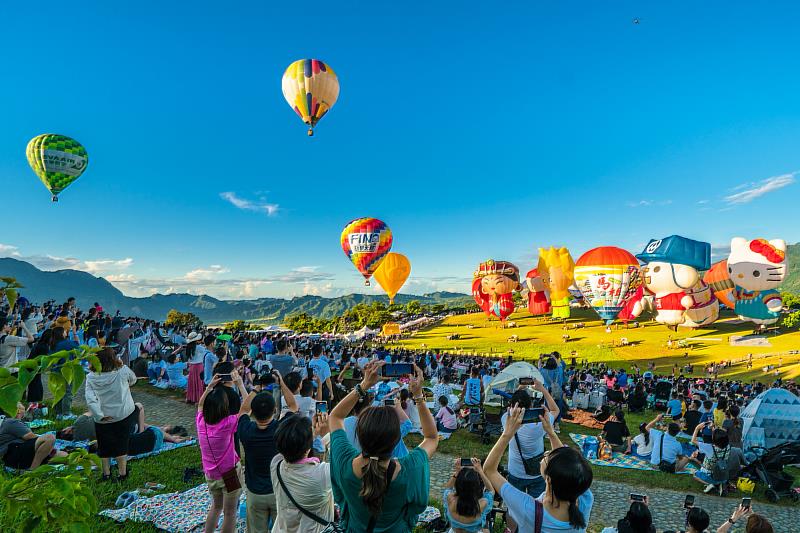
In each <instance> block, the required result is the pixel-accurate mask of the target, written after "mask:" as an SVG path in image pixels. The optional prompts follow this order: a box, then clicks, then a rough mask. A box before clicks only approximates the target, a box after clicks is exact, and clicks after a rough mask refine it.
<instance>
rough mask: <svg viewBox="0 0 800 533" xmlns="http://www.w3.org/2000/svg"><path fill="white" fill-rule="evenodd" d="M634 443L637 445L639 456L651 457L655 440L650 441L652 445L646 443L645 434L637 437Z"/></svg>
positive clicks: (634, 438)
mask: <svg viewBox="0 0 800 533" xmlns="http://www.w3.org/2000/svg"><path fill="white" fill-rule="evenodd" d="M633 442H634V444H636V453H637V454H638V455H650V453H651V452H652V451H653V439H650V443H649V444H648V443H645V440H644V434H642V433H639V434H638V435H636V436H635V437H633Z"/></svg>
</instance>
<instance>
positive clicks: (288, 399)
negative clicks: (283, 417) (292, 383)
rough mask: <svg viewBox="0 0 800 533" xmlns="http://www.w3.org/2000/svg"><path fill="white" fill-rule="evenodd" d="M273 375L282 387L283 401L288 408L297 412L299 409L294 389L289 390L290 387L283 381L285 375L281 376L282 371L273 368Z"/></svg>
mask: <svg viewBox="0 0 800 533" xmlns="http://www.w3.org/2000/svg"><path fill="white" fill-rule="evenodd" d="M272 377H274V378H275V382H276V383H278V385H279V386H280V388H281V395H282V396H283V401H284V403H285V404H286V408H287V409H288V410H289V411H291V412H293V413H296V412H297V410H298V409H299V407H298V406H297V400H295V398H294V394H292V391H291V390H289V387H288V386H287V385H286V383H284V382H283V376H281V373H280V372H278V371H277V370H273V371H272Z"/></svg>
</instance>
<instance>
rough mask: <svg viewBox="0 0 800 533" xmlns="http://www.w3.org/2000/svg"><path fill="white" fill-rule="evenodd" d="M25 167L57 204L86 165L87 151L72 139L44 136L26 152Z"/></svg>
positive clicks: (29, 145) (32, 142) (32, 140)
mask: <svg viewBox="0 0 800 533" xmlns="http://www.w3.org/2000/svg"><path fill="white" fill-rule="evenodd" d="M25 153H26V155H27V156H28V164H29V165H30V166H31V168H32V169H33V171H34V172H35V173H36V175H37V176H39V179H40V180H42V183H44V186H45V187H47V190H49V191H50V194H52V195H53V197H52V199H53V201H54V202H57V201H58V195H59V194H61V191H63V190H64V189H66V188H67V187H69V186H70V185H71V184H72V182H74V181H75V180H77V179H78V178H79V177H80V176H81V174H83V172H84V170H86V166H87V165H88V164H89V156H88V154H87V153H86V149H85V148H84V147H83V146H81V143H79V142H78V141H76V140H75V139H70V138H69V137H65V136H64V135H56V134H54V133H45V134H44V135H39V136H38V137H34V138H33V139H31V141H30V142H29V143H28V148H27V149H26V150H25Z"/></svg>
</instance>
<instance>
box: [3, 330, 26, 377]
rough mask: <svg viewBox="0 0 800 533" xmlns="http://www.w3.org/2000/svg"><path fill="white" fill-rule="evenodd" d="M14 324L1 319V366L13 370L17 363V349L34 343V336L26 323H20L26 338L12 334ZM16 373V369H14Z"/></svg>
mask: <svg viewBox="0 0 800 533" xmlns="http://www.w3.org/2000/svg"><path fill="white" fill-rule="evenodd" d="M13 325H14V324H13V323H12V321H11V320H10V319H8V318H7V317H0V366H2V367H3V368H9V369H11V365H13V364H14V363H16V362H17V348H22V347H24V346H27V345H28V344H29V343H32V342H33V335H32V334H31V332H30V331H28V327H27V326H26V325H25V322H20V323H19V327H20V329H22V331H23V333H25V336H24V337H19V336H17V335H12V334H11V329H12V326H13ZM12 371H14V372H16V369H12Z"/></svg>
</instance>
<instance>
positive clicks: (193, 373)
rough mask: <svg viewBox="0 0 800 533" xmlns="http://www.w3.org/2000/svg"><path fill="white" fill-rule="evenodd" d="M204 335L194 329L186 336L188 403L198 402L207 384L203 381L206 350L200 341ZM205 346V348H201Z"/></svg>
mask: <svg viewBox="0 0 800 533" xmlns="http://www.w3.org/2000/svg"><path fill="white" fill-rule="evenodd" d="M202 340H203V336H202V335H201V334H200V333H197V332H196V331H193V332H191V333H190V334H189V336H188V337H186V354H187V356H188V357H189V360H188V361H187V363H188V365H189V379H188V383H187V385H186V403H197V402H199V401H200V396H202V395H203V391H204V390H205V388H206V386H205V384H204V383H203V356H204V355H205V353H206V351H205V348H204V347H203V346H202V343H201V342H200V341H202ZM201 348H203V349H201Z"/></svg>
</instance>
